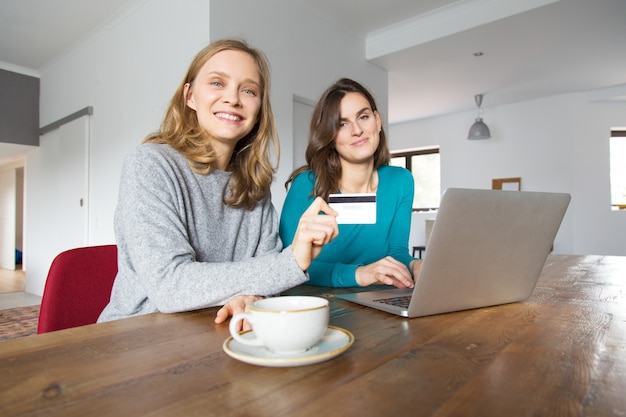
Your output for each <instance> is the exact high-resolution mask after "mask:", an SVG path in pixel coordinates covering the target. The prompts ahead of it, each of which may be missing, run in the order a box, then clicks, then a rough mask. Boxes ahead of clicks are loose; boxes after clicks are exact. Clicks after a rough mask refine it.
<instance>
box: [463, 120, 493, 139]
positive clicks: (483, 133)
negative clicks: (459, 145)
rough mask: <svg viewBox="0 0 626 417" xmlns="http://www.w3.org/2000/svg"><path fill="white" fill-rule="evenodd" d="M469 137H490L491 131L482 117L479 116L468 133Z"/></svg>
mask: <svg viewBox="0 0 626 417" xmlns="http://www.w3.org/2000/svg"><path fill="white" fill-rule="evenodd" d="M467 138H468V139H489V138H491V132H490V131H489V127H488V126H487V125H486V124H485V123H484V122H483V119H482V118H480V117H479V118H477V119H476V121H475V122H474V124H473V125H472V127H470V130H469V133H468V134H467Z"/></svg>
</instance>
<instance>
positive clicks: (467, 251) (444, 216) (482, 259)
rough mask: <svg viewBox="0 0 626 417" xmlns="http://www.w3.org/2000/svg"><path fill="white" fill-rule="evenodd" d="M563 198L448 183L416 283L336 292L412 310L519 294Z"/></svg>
mask: <svg viewBox="0 0 626 417" xmlns="http://www.w3.org/2000/svg"><path fill="white" fill-rule="evenodd" d="M569 202H570V195H569V194H565V193H547V192H528V191H502V190H479V189H462V188H450V189H448V190H446V192H445V193H444V194H443V196H442V199H441V203H440V206H439V211H438V213H437V217H436V220H435V223H434V225H433V227H432V231H431V235H430V238H429V241H428V245H427V246H426V251H425V253H424V260H423V262H422V268H421V270H420V273H419V277H418V278H417V280H416V281H415V287H414V288H408V289H397V288H393V289H383V290H375V291H361V292H357V293H346V294H340V295H337V297H338V298H340V299H343V300H347V301H351V302H354V303H358V304H362V305H365V306H368V307H372V308H375V309H378V310H382V311H386V312H389V313H393V314H397V315H399V316H403V317H411V318H412V317H422V316H429V315H433V314H440V313H447V312H452V311H459V310H468V309H473V308H480V307H487V306H493V305H499V304H506V303H513V302H518V301H523V300H525V299H527V298H528V297H529V296H530V295H531V293H532V292H533V290H534V288H535V284H536V283H537V279H538V278H539V274H540V273H541V270H542V269H543V265H544V263H545V261H546V258H547V257H548V254H549V253H550V251H551V248H552V245H553V242H554V238H555V236H556V233H557V231H558V230H559V227H560V225H561V221H562V220H563V216H564V215H565V211H566V210H567V207H568V205H569ZM409 300H410V301H409ZM403 303H404V306H402V305H401V304H403Z"/></svg>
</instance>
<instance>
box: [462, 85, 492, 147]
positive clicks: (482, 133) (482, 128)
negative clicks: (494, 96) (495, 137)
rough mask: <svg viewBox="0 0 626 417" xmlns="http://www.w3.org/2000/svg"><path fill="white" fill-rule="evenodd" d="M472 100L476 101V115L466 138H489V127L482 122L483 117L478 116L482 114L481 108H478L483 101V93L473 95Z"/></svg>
mask: <svg viewBox="0 0 626 417" xmlns="http://www.w3.org/2000/svg"><path fill="white" fill-rule="evenodd" d="M474 101H476V106H478V116H477V117H476V121H475V122H474V124H473V125H472V127H470V130H469V133H468V134H467V138H468V139H470V140H474V139H489V138H491V132H490V131H489V127H488V126H487V125H486V124H485V123H484V122H483V119H482V118H481V117H480V116H481V115H482V109H481V108H480V106H481V104H482V103H483V95H482V94H476V95H475V96H474Z"/></svg>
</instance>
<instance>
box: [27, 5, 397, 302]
mask: <svg viewBox="0 0 626 417" xmlns="http://www.w3.org/2000/svg"><path fill="white" fill-rule="evenodd" d="M292 3H294V2H291V1H288V0H282V1H279V0H267V1H263V2H259V1H256V0H229V1H219V0H218V1H209V0H181V1H177V2H173V1H169V0H137V1H134V2H132V3H131V4H130V6H129V7H128V8H127V9H126V10H125V11H124V12H123V13H121V14H120V15H119V16H117V17H116V18H115V19H113V20H112V21H111V22H110V24H109V25H107V26H105V27H103V28H102V29H100V30H99V31H98V32H97V33H95V34H94V35H93V36H92V37H91V38H90V39H89V40H88V41H86V42H84V43H82V44H80V45H78V47H77V48H75V49H73V50H72V51H71V52H69V53H68V54H66V55H65V56H63V57H60V58H59V59H58V60H57V61H55V62H54V63H53V64H51V65H49V66H48V67H47V68H44V69H43V70H42V72H41V102H40V118H41V126H45V125H47V124H49V123H52V122H54V121H56V120H58V119H60V118H62V117H65V116H67V115H69V114H72V113H74V112H75V111H77V110H80V109H83V108H85V107H87V106H93V110H94V111H93V116H92V119H91V143H90V172H89V177H90V178H89V188H90V197H89V199H88V201H89V211H90V220H89V244H104V243H113V242H114V241H115V237H114V234H113V214H114V210H115V205H116V202H117V191H118V183H119V174H120V169H121V164H122V161H123V158H124V156H125V155H126V154H127V153H128V152H129V151H130V150H131V149H132V148H133V147H134V146H136V145H137V144H139V143H140V142H141V140H142V139H143V138H144V137H145V136H146V135H147V134H148V133H150V132H152V131H154V130H156V129H158V127H159V124H160V122H161V119H162V116H163V113H164V111H165V109H166V107H167V105H168V103H169V99H170V98H171V95H172V93H173V92H174V90H175V88H176V86H177V85H178V83H179V82H180V79H181V78H182V77H183V76H184V73H185V71H186V69H187V66H188V65H189V63H190V61H191V59H192V58H193V56H194V55H195V54H196V53H197V52H198V51H199V50H200V49H201V48H202V47H204V46H205V45H206V44H207V43H209V42H210V41H211V40H215V39H218V38H221V37H225V36H235V35H237V36H239V37H242V38H245V39H246V40H247V41H249V42H250V43H251V44H252V45H253V46H256V47H258V48H260V49H262V50H263V51H264V52H265V53H266V54H267V56H268V58H269V60H270V63H271V67H272V106H273V110H274V113H275V115H276V117H277V122H278V129H279V134H280V137H281V144H282V149H281V151H282V153H281V155H282V158H281V164H280V167H281V168H280V171H279V173H278V175H277V179H276V182H275V184H274V187H273V188H272V192H273V194H274V201H275V202H276V206H277V209H278V210H280V208H281V207H282V201H283V199H284V194H285V192H284V188H283V185H282V184H283V183H284V181H285V180H286V178H287V176H288V175H289V173H290V172H291V169H292V162H291V159H292V145H291V136H292V131H293V128H292V125H293V122H292V103H293V97H294V95H298V96H301V97H307V98H310V99H312V100H316V99H317V98H318V97H319V95H320V94H321V93H322V91H323V90H324V89H325V88H326V87H327V86H328V85H329V84H330V83H331V82H333V81H334V80H335V79H336V78H339V77H341V76H350V77H354V78H356V79H358V80H360V81H362V82H364V83H365V84H366V85H367V86H368V87H370V88H371V90H372V92H373V93H374V94H375V95H376V97H377V99H378V101H379V103H378V104H379V106H380V107H381V109H384V110H386V109H387V99H386V97H387V81H386V74H385V72H384V71H383V70H381V69H380V68H379V67H376V66H374V65H372V64H369V63H367V62H366V61H365V58H364V40H363V39H355V38H353V37H352V35H350V34H348V33H345V32H343V31H342V29H341V28H340V27H339V26H338V25H336V24H334V23H331V22H330V21H327V20H325V18H323V17H319V16H316V15H315V14H314V13H312V12H311V11H310V10H308V9H304V8H303V6H300V5H298V4H292ZM320 28H323V30H322V29H320ZM36 163H37V158H35V157H32V158H30V161H29V160H28V159H27V163H26V167H27V170H28V167H29V164H31V166H32V164H36ZM41 186H45V184H30V187H31V188H40V187H41ZM28 187H29V184H28V172H26V188H27V191H26V192H27V193H28ZM26 204H28V202H27V203H26ZM37 210H45V207H36V208H35V209H34V210H29V213H31V215H30V216H28V217H27V218H25V219H24V221H25V229H26V236H25V242H24V246H25V248H24V256H25V268H27V269H28V256H29V252H28V242H29V240H34V239H46V238H50V237H46V236H41V234H38V231H37V230H36V229H34V228H29V224H31V223H32V222H33V221H34V218H36V217H37ZM59 221H60V222H62V219H60V220H59ZM51 261H52V259H49V261H48V262H47V265H41V266H40V267H34V268H33V270H36V271H47V270H48V267H49V263H50V262H51ZM43 275H44V274H43V273H36V274H31V273H30V272H29V271H28V270H27V279H26V291H27V292H30V293H34V294H38V295H41V294H42V293H43V288H44V285H45V276H43Z"/></svg>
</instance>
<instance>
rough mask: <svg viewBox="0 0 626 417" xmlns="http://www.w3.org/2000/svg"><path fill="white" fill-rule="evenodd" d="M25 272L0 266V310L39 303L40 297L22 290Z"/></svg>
mask: <svg viewBox="0 0 626 417" xmlns="http://www.w3.org/2000/svg"><path fill="white" fill-rule="evenodd" d="M25 280H26V273H25V272H24V271H22V270H21V269H18V270H16V271H11V270H9V269H2V268H0V310H2V309H5V308H13V307H22V306H32V305H37V304H41V297H39V296H38V295H34V294H29V293H27V292H24V282H25Z"/></svg>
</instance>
